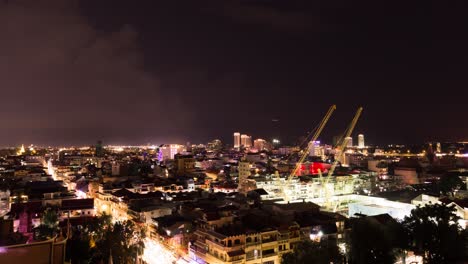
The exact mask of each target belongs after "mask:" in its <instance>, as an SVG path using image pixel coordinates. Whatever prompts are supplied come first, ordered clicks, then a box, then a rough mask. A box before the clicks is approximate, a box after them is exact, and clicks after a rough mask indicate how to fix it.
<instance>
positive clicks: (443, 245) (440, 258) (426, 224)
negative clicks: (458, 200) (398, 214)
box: [403, 204, 467, 264]
mask: <svg viewBox="0 0 468 264" xmlns="http://www.w3.org/2000/svg"><path fill="white" fill-rule="evenodd" d="M455 212H456V209H455V207H454V206H446V205H443V204H429V205H426V206H424V207H417V208H416V209H414V210H412V211H411V215H410V216H408V217H406V218H405V220H404V221H403V225H404V227H405V229H406V230H407V233H408V235H409V237H410V239H411V241H410V242H411V243H410V245H409V248H410V249H412V250H414V251H415V252H416V253H418V254H420V255H422V256H423V258H424V259H425V263H429V264H431V263H434V264H435V263H438V264H444V263H454V262H456V261H458V260H461V259H463V258H464V257H466V254H467V252H466V246H467V244H466V242H467V241H466V240H467V237H466V232H465V233H463V232H462V230H461V228H460V226H459V225H458V220H459V219H460V218H459V217H458V216H457V215H456V214H455Z"/></svg>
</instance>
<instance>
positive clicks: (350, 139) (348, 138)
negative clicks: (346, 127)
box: [345, 137, 353, 148]
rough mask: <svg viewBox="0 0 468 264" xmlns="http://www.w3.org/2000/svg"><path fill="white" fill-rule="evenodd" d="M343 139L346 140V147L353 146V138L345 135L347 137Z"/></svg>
mask: <svg viewBox="0 0 468 264" xmlns="http://www.w3.org/2000/svg"><path fill="white" fill-rule="evenodd" d="M345 140H347V141H348V144H347V145H346V147H348V148H352V147H353V138H352V137H347V138H345Z"/></svg>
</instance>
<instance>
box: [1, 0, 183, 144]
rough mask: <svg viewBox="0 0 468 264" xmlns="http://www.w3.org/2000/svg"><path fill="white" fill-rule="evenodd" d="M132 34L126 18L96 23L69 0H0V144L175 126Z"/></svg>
mask: <svg viewBox="0 0 468 264" xmlns="http://www.w3.org/2000/svg"><path fill="white" fill-rule="evenodd" d="M137 37H138V34H137V32H136V31H135V30H134V29H132V28H131V27H130V26H124V27H123V28H121V29H120V30H119V31H117V32H106V33H104V32H98V31H96V30H95V29H93V28H92V26H91V25H90V24H89V23H88V21H87V20H86V18H84V17H83V16H81V15H80V14H79V8H78V5H77V4H76V2H75V1H68V0H16V1H15V0H10V1H7V2H4V1H1V2H0V91H1V92H0V94H1V95H0V96H1V98H2V100H1V103H0V122H1V123H2V129H1V131H0V136H1V138H0V145H10V144H16V143H17V142H19V141H25V140H27V141H29V142H24V143H42V142H37V141H48V140H49V139H50V138H54V139H53V140H52V141H53V142H51V143H63V142H66V141H68V140H74V141H75V142H88V141H89V140H95V139H96V137H97V136H98V137H100V138H103V139H109V140H114V141H119V140H122V141H128V139H129V138H132V137H133V136H135V137H140V138H141V140H152V139H155V138H156V135H157V134H158V131H157V130H158V129H159V130H160V133H163V134H164V132H165V129H166V130H168V128H167V126H168V125H171V126H173V127H180V126H181V125H182V124H183V123H184V122H186V120H182V119H180V118H177V115H176V114H175V113H171V112H172V111H170V110H171V109H177V108H179V107H180V105H177V104H175V103H174V102H177V100H176V99H172V101H173V102H169V101H170V100H171V98H170V97H168V98H166V99H165V100H161V97H162V96H163V95H162V93H161V89H160V84H159V82H158V79H157V78H156V77H155V76H153V75H152V74H150V73H148V72H145V71H144V69H143V56H142V53H141V52H140V49H139V47H138V42H137ZM168 106H171V109H169V108H168ZM166 133H167V131H166ZM99 135H100V136H99ZM90 143H92V142H90Z"/></svg>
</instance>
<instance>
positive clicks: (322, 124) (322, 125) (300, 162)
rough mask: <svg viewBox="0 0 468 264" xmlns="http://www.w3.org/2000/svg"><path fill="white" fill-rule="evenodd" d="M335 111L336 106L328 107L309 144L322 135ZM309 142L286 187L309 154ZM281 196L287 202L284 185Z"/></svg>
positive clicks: (287, 180)
mask: <svg viewBox="0 0 468 264" xmlns="http://www.w3.org/2000/svg"><path fill="white" fill-rule="evenodd" d="M335 110H336V105H332V106H330V108H329V109H328V111H327V113H326V114H325V116H324V117H323V119H322V121H321V122H320V124H319V125H318V127H317V129H316V130H315V133H314V134H313V136H312V138H311V140H310V142H312V144H313V142H314V141H317V139H318V137H319V136H320V134H321V133H322V130H323V128H324V127H325V125H326V124H327V122H328V120H329V119H330V117H331V115H332V114H333V112H334V111H335ZM310 142H309V144H307V146H306V148H305V149H303V153H302V156H301V158H300V159H299V161H298V162H297V164H296V167H295V168H294V170H293V171H292V172H291V174H290V175H289V177H288V178H287V179H286V185H290V184H291V180H292V179H293V178H294V177H295V176H296V174H297V172H298V171H299V169H300V168H301V164H302V163H303V162H304V161H305V159H306V158H307V156H308V154H309V146H310ZM281 195H282V196H283V199H284V200H285V201H289V197H288V195H287V194H286V193H285V191H284V184H282V185H281Z"/></svg>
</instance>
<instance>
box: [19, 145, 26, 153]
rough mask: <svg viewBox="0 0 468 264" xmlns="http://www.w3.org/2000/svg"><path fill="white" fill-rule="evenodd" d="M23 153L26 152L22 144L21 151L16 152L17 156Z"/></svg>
mask: <svg viewBox="0 0 468 264" xmlns="http://www.w3.org/2000/svg"><path fill="white" fill-rule="evenodd" d="M25 152H26V150H25V149H24V145H23V144H22V145H21V149H20V150H19V151H18V155H23V154H24V153H25Z"/></svg>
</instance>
